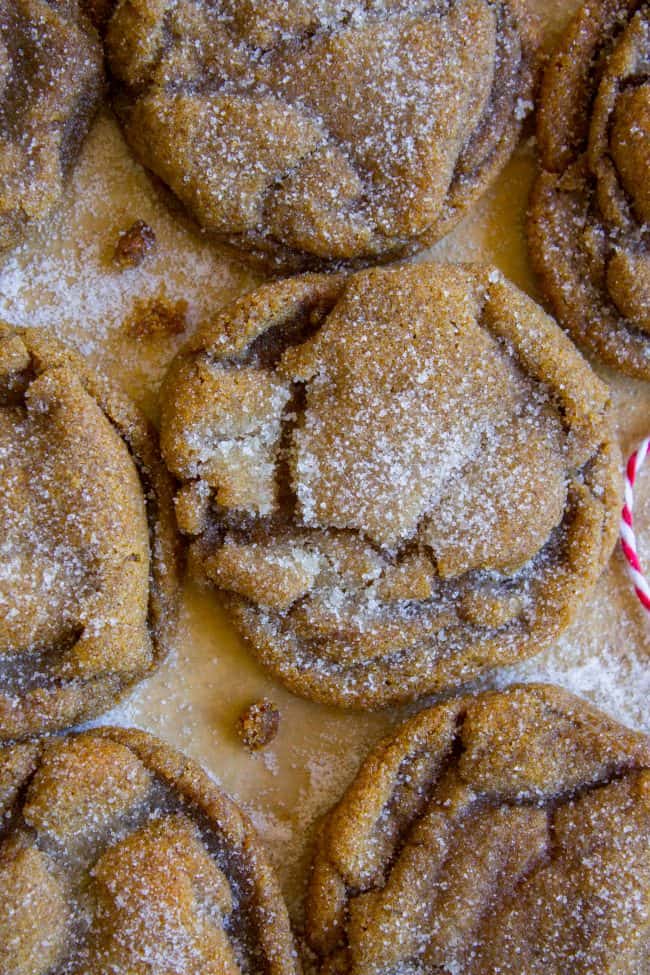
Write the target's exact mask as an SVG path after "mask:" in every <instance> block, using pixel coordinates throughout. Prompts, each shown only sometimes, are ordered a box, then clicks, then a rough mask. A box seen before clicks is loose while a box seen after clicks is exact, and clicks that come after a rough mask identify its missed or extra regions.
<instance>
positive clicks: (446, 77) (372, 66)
mask: <svg viewBox="0 0 650 975" xmlns="http://www.w3.org/2000/svg"><path fill="white" fill-rule="evenodd" d="M105 43H106V50H107V56H108V62H109V65H110V68H111V71H112V74H113V79H114V82H115V88H116V105H117V108H118V112H119V114H120V115H121V117H122V119H123V122H124V129H125V134H126V137H127V139H128V141H129V143H130V145H131V146H132V148H133V149H134V151H135V153H136V155H137V156H138V158H139V159H140V161H141V162H143V163H144V164H145V165H146V166H147V167H148V168H150V169H151V170H153V172H154V173H155V174H156V175H157V176H158V177H159V178H160V179H161V180H162V181H163V182H164V183H165V184H167V185H168V186H169V187H170V188H171V189H172V191H173V192H174V193H175V194H176V195H177V196H178V197H179V198H180V200H181V201H182V202H183V204H184V205H185V207H186V208H187V209H188V211H189V212H190V214H191V215H192V216H193V217H194V218H195V219H196V220H197V222H198V223H199V224H200V225H201V226H202V227H203V228H204V229H205V230H207V231H208V232H209V233H210V234H212V235H213V236H214V237H216V238H217V239H218V240H221V241H223V242H224V243H227V244H230V245H233V246H235V247H236V248H238V249H239V250H240V252H243V253H245V254H246V255H247V256H249V257H252V258H253V259H255V260H257V261H261V262H262V263H264V264H266V265H267V266H269V267H270V268H272V269H275V270H278V269H283V270H305V269H307V268H311V267H317V266H321V265H323V264H325V263H331V262H339V263H340V262H348V263H349V262H351V263H354V264H359V263H369V262H377V261H381V260H390V259H392V258H394V257H396V256H399V255H405V254H407V253H411V252H414V251H417V250H420V249H422V248H424V247H426V246H428V245H429V244H431V243H433V242H434V241H435V240H437V239H438V238H440V237H441V236H443V235H444V234H446V233H447V232H448V231H449V230H450V229H451V228H452V227H453V226H454V225H455V224H456V223H457V222H458V221H459V220H460V219H461V217H462V216H463V214H464V213H465V212H466V210H467V209H468V208H469V207H470V206H471V205H472V203H473V202H474V201H475V200H476V199H477V198H478V197H479V196H480V195H481V194H482V193H483V192H484V190H485V188H486V186H487V185H488V184H489V182H490V181H491V180H492V179H493V178H494V176H495V175H496V174H497V173H498V172H499V171H500V169H501V168H502V166H503V165H504V164H505V162H506V160H507V158H508V157H509V155H510V153H511V152H512V149H513V148H514V145H515V144H516V141H517V139H518V137H519V133H520V130H521V124H522V120H523V118H524V117H525V116H526V114H527V112H528V110H529V108H530V106H531V97H532V87H533V74H534V69H533V60H534V47H535V44H534V39H533V37H532V31H531V27H530V18H529V16H528V14H527V12H526V10H525V9H524V6H523V4H521V3H520V2H519V0H499V2H493V0H451V2H448V3H444V4H439V3H432V2H429V0H417V2H416V3H406V2H404V0H390V2H388V3H383V4H375V3H370V2H366V0H351V2H350V0H343V2H341V0H333V2H331V3H330V2H329V0H328V2H326V3H324V4H322V3H314V2H313V0H289V2H286V0H282V2H281V3H275V2H274V3H271V4H269V3H267V2H261V0H232V2H231V0H223V2H222V3H219V4H212V3H207V2H205V0H121V2H119V3H118V4H117V6H116V9H115V11H114V13H113V15H112V17H111V18H110V20H109V21H108V24H107V26H106V29H105Z"/></svg>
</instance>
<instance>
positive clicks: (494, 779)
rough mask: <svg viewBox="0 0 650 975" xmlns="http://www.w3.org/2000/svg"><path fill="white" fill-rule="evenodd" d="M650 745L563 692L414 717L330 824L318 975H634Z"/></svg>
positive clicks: (647, 879)
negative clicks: (509, 973)
mask: <svg viewBox="0 0 650 975" xmlns="http://www.w3.org/2000/svg"><path fill="white" fill-rule="evenodd" d="M649 911H650V741H649V740H648V739H647V738H646V737H644V736H643V735H640V734H637V733H635V732H632V731H629V730H628V729H627V728H624V727H622V726H621V725H619V724H617V723H616V722H614V721H613V720H611V719H610V718H608V717H607V716H606V715H605V714H603V713H602V712H600V711H597V710H596V709H595V708H592V707H589V706H588V705H587V704H586V703H585V702H584V701H581V700H580V699H579V698H576V697H574V696H573V695H571V694H569V693H568V692H566V691H563V690H560V688H557V687H552V686H545V685H530V686H528V687H526V686H515V687H512V688H510V689H509V690H507V691H504V692H502V693H496V692H493V693H488V694H481V695H479V696H478V697H465V698H460V699H455V700H452V701H450V702H448V703H446V704H442V705H439V706H438V707H435V708H431V709H430V710H426V711H422V712H421V713H420V714H418V715H416V716H415V717H414V718H412V719H411V720H410V721H407V722H406V723H405V724H403V725H402V726H401V727H400V728H399V729H398V730H397V733H396V734H394V736H393V737H391V738H387V739H385V740H384V741H383V742H382V743H380V745H379V746H378V747H377V748H376V749H375V750H374V751H373V753H372V754H371V755H370V757H369V758H368V759H367V760H366V762H365V763H364V765H363V766H362V767H361V770H360V772H359V773H358V775H357V778H356V779H355V781H354V782H353V783H352V785H351V786H350V788H349V789H348V791H347V793H346V794H345V796H344V797H343V799H342V800H341V802H340V803H339V804H338V806H336V807H335V808H334V809H333V810H332V811H331V812H330V813H329V815H328V816H327V817H326V819H325V821H324V823H323V825H322V828H321V831H320V837H319V843H318V847H317V851H316V854H315V859H314V865H313V873H312V878H311V883H310V889H309V894H308V899H307V932H308V935H309V938H310V941H311V943H312V945H313V947H314V949H315V950H316V952H317V954H318V955H319V956H320V959H321V962H322V964H321V967H320V972H321V973H322V975H335V973H336V975H398V973H399V975H407V973H408V975H419V973H425V972H431V973H433V972H440V973H441V975H443V973H447V975H451V973H454V975H496V973H500V972H503V973H506V972H513V973H521V975H567V973H568V972H572V973H575V975H594V973H596V972H598V973H602V975H605V973H611V975H613V973H614V972H616V975H641V973H642V972H647V971H648V965H649V964H650V940H649V937H648V914H649Z"/></svg>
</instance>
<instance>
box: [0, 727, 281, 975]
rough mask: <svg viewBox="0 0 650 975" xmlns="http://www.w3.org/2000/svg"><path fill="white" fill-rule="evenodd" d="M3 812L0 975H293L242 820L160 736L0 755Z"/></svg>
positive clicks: (88, 740)
mask: <svg viewBox="0 0 650 975" xmlns="http://www.w3.org/2000/svg"><path fill="white" fill-rule="evenodd" d="M0 814H2V815H5V814H6V815H8V816H9V817H10V821H9V825H8V828H7V829H6V831H5V833H4V835H3V844H2V849H1V850H0V971H2V972H3V973H4V975H46V973H51V972H56V973H57V975H111V973H113V975H122V973H126V972H129V973H133V975H135V973H136V972H137V973H142V975H144V973H147V972H150V973H158V975H163V973H164V975H254V973H258V972H260V973H261V972H264V973H265V975H297V973H298V970H299V969H298V964H297V961H296V953H295V948H294V945H293V941H292V937H291V932H290V929H289V921H288V917H287V910H286V907H285V904H284V901H283V900H282V895H281V893H280V889H279V887H278V884H277V881H276V879H275V876H274V874H273V872H272V870H271V869H270V867H269V865H268V862H267V859H266V854H265V853H264V851H263V848H262V845H261V843H260V841H259V840H258V838H257V837H256V835H255V832H254V830H253V827H252V825H251V823H250V822H249V820H248V819H247V818H246V817H245V816H244V815H243V814H242V813H241V811H240V810H239V809H238V808H237V806H236V805H235V804H234V803H233V802H232V801H231V800H229V799H228V798H227V797H226V796H225V795H224V794H223V793H222V792H221V791H220V790H219V789H217V788H216V786H215V785H214V784H213V783H212V782H211V781H210V779H209V778H208V777H207V776H206V775H205V773H203V772H202V771H201V769H200V768H199V767H198V766H197V765H195V764H194V763H193V762H190V761H189V760H188V759H187V758H186V757H185V756H184V755H182V754H181V753H180V752H176V751H174V750H173V749H170V748H169V746H167V745H164V744H163V742H161V741H159V740H158V739H156V738H153V737H152V736H150V735H146V734H143V733H142V732H138V731H125V730H123V729H118V728H112V729H102V730H98V731H93V732H86V733H84V734H82V735H80V736H77V737H69V738H63V739H58V740H55V741H52V742H51V743H49V744H44V745H39V744H34V743H27V744H24V745H13V746H7V747H5V748H0Z"/></svg>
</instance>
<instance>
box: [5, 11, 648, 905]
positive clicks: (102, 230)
mask: <svg viewBox="0 0 650 975" xmlns="http://www.w3.org/2000/svg"><path fill="white" fill-rule="evenodd" d="M528 7H529V12H530V16H531V17H536V18H537V19H538V20H539V21H540V22H541V23H542V24H543V26H544V31H545V37H546V43H548V42H549V41H551V40H553V39H554V38H555V37H556V36H559V35H560V34H561V32H562V29H563V25H564V24H565V22H566V19H567V17H568V16H569V15H570V14H571V12H572V10H574V9H575V8H576V7H577V4H576V3H574V2H567V0H543V2H542V0H531V2H530V3H529V5H528ZM533 176H534V165H533V153H532V151H531V147H530V145H528V144H526V145H525V146H524V147H522V148H521V149H519V150H517V151H516V153H515V155H514V157H513V159H512V161H511V162H510V163H509V164H508V165H507V166H506V168H505V169H504V171H503V172H502V175H501V176H500V177H499V178H498V179H497V181H496V182H495V183H494V184H493V187H492V188H491V189H490V190H488V191H486V193H485V194H484V196H483V197H482V199H481V200H480V201H479V202H478V203H477V204H476V206H475V207H474V208H473V210H472V213H471V215H470V216H469V217H468V218H466V219H465V220H464V221H463V222H462V224H461V225H460V226H459V227H458V228H457V229H456V230H455V231H454V232H453V233H452V234H451V235H450V236H449V237H448V238H446V240H445V241H444V242H443V243H442V244H440V245H438V246H437V247H436V249H435V250H434V251H433V252H431V253H429V254H428V259H431V257H432V256H433V257H437V258H441V259H444V260H453V261H467V260H472V261H481V262H487V263H490V264H496V265H497V266H498V267H499V268H500V269H501V271H502V272H503V273H504V274H505V275H506V276H507V277H508V278H509V279H511V280H512V281H514V282H515V283H516V284H517V285H518V286H519V287H522V288H524V290H526V291H527V292H528V293H529V294H531V295H533V296H534V297H535V296H536V291H535V282H534V279H533V277H532V275H531V272H530V267H529V264H528V260H527V255H526V246H525V240H524V233H523V225H524V215H525V210H526V205H527V196H528V188H529V186H530V183H531V181H532V179H533ZM140 219H141V220H144V221H145V222H146V223H147V224H148V225H149V226H151V227H152V229H153V231H154V233H155V235H156V244H157V246H156V251H155V253H152V254H149V255H148V256H147V258H146V260H145V261H144V262H143V263H142V265H141V266H140V267H138V268H134V269H126V270H124V271H120V270H117V269H116V268H115V265H114V263H113V253H114V249H115V242H116V240H117V238H118V236H119V234H120V232H121V231H125V230H127V229H128V228H129V227H130V226H131V225H132V224H133V223H134V222H135V221H136V220H140ZM253 283H255V281H254V279H253V278H252V276H251V275H250V274H249V273H247V272H243V271H242V270H241V268H239V267H238V266H237V265H235V264H233V263H232V262H230V261H228V260H227V259H226V258H225V257H224V255H223V253H222V252H220V251H219V249H218V248H217V247H215V246H214V244H211V243H210V242H209V241H208V240H207V239H205V238H200V237H199V236H198V235H196V234H195V233H193V231H192V230H191V228H189V227H188V226H186V225H185V224H184V222H182V221H180V220H179V219H178V215H177V214H175V213H173V212H172V210H171V209H170V208H169V207H168V206H167V205H166V203H165V202H164V201H162V200H161V199H159V197H158V195H157V193H156V191H155V189H154V187H153V186H152V185H151V183H150V182H149V180H148V179H147V176H146V174H145V173H144V171H143V170H142V169H141V168H140V167H139V166H138V165H137V163H135V162H134V160H133V158H132V155H131V153H130V151H129V149H128V147H127V146H126V144H125V143H124V141H123V139H122V137H121V135H120V131H119V128H118V125H117V123H116V122H115V120H114V119H113V118H111V117H110V116H109V115H108V114H104V115H100V117H99V119H98V121H97V123H96V124H95V126H94V127H93V129H92V130H91V132H90V134H89V137H88V139H87V140H86V142H85V145H84V149H83V151H82V153H81V157H80V160H79V163H78V165H77V167H76V168H75V170H74V172H73V173H72V175H71V178H70V182H69V184H68V187H67V189H66V191H65V192H64V197H63V200H62V204H61V206H60V208H59V210H58V211H57V213H56V214H55V216H54V217H53V218H52V219H51V220H50V221H49V222H48V224H47V225H46V226H45V227H44V228H39V232H38V236H36V235H34V236H30V239H29V241H28V242H26V243H25V244H24V245H22V246H20V247H18V248H17V249H16V250H15V251H13V252H12V253H11V254H10V255H9V257H8V258H7V259H6V260H5V262H4V264H3V265H2V268H1V269H0V317H2V318H4V319H5V320H7V321H10V322H12V323H15V324H22V325H25V326H29V325H32V324H37V325H39V326H40V327H41V328H44V329H48V330H50V331H52V332H53V333H55V334H57V335H58V336H59V337H62V338H64V339H65V340H66V341H67V342H69V343H70V344H71V345H72V346H74V347H75V348H77V349H79V350H81V351H83V352H84V353H85V354H86V355H88V356H89V357H90V358H91V359H92V360H93V362H94V363H96V364H98V365H101V367H102V368H103V369H104V370H105V371H106V372H107V373H108V374H109V375H110V376H111V378H113V379H116V380H118V381H119V382H121V383H122V384H123V385H124V386H125V387H126V389H127V392H128V393H129V395H130V396H131V397H132V398H133V399H134V400H135V401H136V402H137V403H138V404H139V405H141V406H143V407H144V408H145V409H146V410H147V412H149V413H150V414H151V415H155V412H156V399H155V396H156V393H157V388H158V384H159V382H160V378H161V376H162V373H163V372H164V370H165V368H166V366H167V364H168V362H169V361H170V359H171V358H172V357H173V355H174V354H175V352H176V351H177V350H178V347H179V346H180V345H181V344H182V343H183V342H184V341H186V340H187V334H186V335H181V336H180V337H173V336H169V335H165V334H159V335H152V336H148V337H145V338H136V337H135V336H134V335H133V334H132V333H131V332H130V331H129V330H128V328H125V327H124V326H123V323H125V322H129V321H131V320H132V314H133V311H134V304H135V302H139V301H147V300H149V299H152V300H155V299H158V298H161V299H165V300H168V301H170V302H177V301H187V302H188V314H187V319H188V332H191V331H192V330H193V329H194V328H195V327H196V325H197V323H199V322H203V321H206V320H208V319H209V318H210V317H212V316H213V315H214V314H215V313H216V312H217V311H218V309H219V308H221V307H222V306H223V305H225V304H226V302H228V301H229V300H231V299H232V298H233V297H236V296H237V295H238V294H240V293H241V292H242V291H244V290H246V289H248V288H250V287H251V285H252V284H253ZM598 369H599V371H600V373H601V375H603V376H604V378H605V379H606V381H607V382H608V384H609V385H610V388H611V389H612V391H613V394H614V403H615V408H616V418H617V424H618V434H619V439H620V442H621V444H622V446H623V449H624V451H625V452H626V453H627V452H628V451H629V450H631V449H632V447H633V446H634V445H635V444H636V443H637V442H638V441H639V440H640V439H641V438H642V437H643V436H646V435H647V433H648V432H649V431H648V417H649V416H650V386H648V385H647V384H643V383H638V382H633V381H632V380H630V379H627V378H625V377H623V376H621V375H620V374H618V375H616V374H614V373H612V372H607V373H605V371H604V370H603V369H602V368H601V367H598ZM637 494H638V499H637V507H636V509H635V510H636V512H637V526H638V531H639V536H640V538H639V540H640V544H641V551H642V555H643V557H644V558H645V559H646V564H650V472H648V473H646V472H645V471H644V473H643V474H642V475H641V477H640V480H639V482H638V490H637ZM648 627H649V624H648V620H647V618H646V616H644V614H643V611H642V610H641V607H640V606H639V605H638V604H637V601H636V600H635V598H634V596H633V595H631V594H630V589H629V583H628V581H627V578H626V575H625V572H624V567H623V561H622V559H619V557H618V555H617V554H615V556H614V558H613V559H612V560H610V563H609V565H608V567H607V569H606V570H605V573H604V575H603V576H602V577H601V580H600V582H599V583H598V584H597V586H596V588H595V589H594V590H593V593H592V595H590V596H589V597H587V599H586V601H585V603H584V604H583V606H582V607H581V609H580V610H579V612H578V615H577V617H576V620H575V622H574V623H573V624H572V626H571V627H570V628H569V630H568V631H567V632H566V634H565V636H564V637H562V638H561V639H560V640H559V641H557V642H555V643H554V644H553V645H552V646H551V647H550V648H549V649H548V650H546V651H544V652H542V653H541V654H539V655H538V656H537V657H534V658H532V659H531V660H529V661H528V662H527V663H526V664H522V665H520V666H517V667H514V668H511V669H510V670H509V671H508V673H507V675H506V676H507V678H508V680H516V679H526V680H528V679H537V680H552V681H554V682H556V683H560V684H562V685H564V686H566V687H568V688H570V689H571V690H573V691H575V692H576V693H579V694H582V695H584V696H587V697H589V698H590V699H591V700H592V701H594V702H595V703H596V704H598V705H599V706H600V707H602V708H605V709H606V710H607V711H608V712H610V713H612V714H614V715H615V716H616V717H617V718H619V719H620V720H622V721H624V722H625V723H627V724H630V725H632V726H635V727H638V728H643V729H645V730H647V731H650V687H649V681H648V648H649V646H650V629H649V628H648ZM264 697H267V698H269V699H270V700H272V701H273V702H274V704H276V705H277V707H278V708H279V710H280V712H281V715H282V722H281V726H280V730H279V733H278V735H277V737H276V739H275V740H274V741H273V742H272V743H271V745H269V746H268V748H267V749H266V750H265V751H264V752H262V753H259V754H257V755H249V753H248V752H247V751H246V750H245V749H244V747H243V746H242V744H241V741H240V740H239V739H238V737H237V736H236V732H235V726H236V721H237V718H238V716H239V714H240V713H241V711H242V710H243V709H244V708H245V707H247V706H248V705H249V704H250V702H251V701H252V700H256V699H261V698H264ZM398 717H400V715H397V714H396V713H395V712H390V713H386V712H380V713H374V714H371V713H366V714H363V713H355V712H350V711H340V710H337V709H335V708H328V707H324V706H320V705H316V704H312V703H310V702H308V701H305V700H304V699H301V698H298V697H296V696H294V695H292V694H290V693H288V692H287V691H286V690H285V689H284V688H283V687H282V685H280V684H279V683H278V682H277V681H275V680H273V678H271V677H270V676H269V675H268V673H267V672H265V671H263V670H262V668H261V667H259V666H258V665H257V664H256V663H255V661H254V658H253V657H252V655H251V653H250V652H248V651H247V650H246V649H245V647H244V646H243V644H242V641H241V640H240V638H239V637H238V635H237V633H236V632H235V630H234V628H233V627H232V626H231V625H230V624H229V622H228V620H227V618H226V615H225V613H224V611H223V610H222V609H221V608H220V606H219V605H218V603H217V601H216V600H215V598H214V595H213V594H212V593H210V592H207V591H204V590H201V589H199V588H197V587H196V586H194V585H192V584H188V586H187V587H186V589H185V591H184V594H183V600H182V607H181V627H180V630H179V633H178V636H177V638H176V640H175V641H174V650H173V653H172V654H170V656H169V657H168V658H167V660H166V661H164V662H163V663H162V664H161V666H160V667H159V668H158V670H157V672H156V673H155V674H154V675H153V676H152V677H151V678H150V679H148V680H146V681H143V682H141V683H140V684H139V685H138V686H137V687H136V688H135V690H134V691H133V692H132V693H131V695H130V697H129V698H128V699H127V700H126V701H125V703H124V704H123V705H121V706H120V708H119V709H117V710H114V711H113V712H112V713H111V714H109V715H106V716H105V717H104V718H103V719H102V720H104V721H108V722H110V723H113V724H114V723H119V724H126V725H137V726H139V727H142V728H144V729H146V730H149V731H152V732H154V733H156V734H158V735H160V736H161V737H163V738H165V739H167V740H168V741H171V742H172V743H173V744H175V745H176V746H178V747H180V748H182V749H183V751H185V752H186V753H187V754H189V755H191V756H192V757H193V758H195V759H197V760H198V761H200V762H201V763H202V764H203V765H204V766H205V767H206V768H207V769H208V770H209V771H210V773H211V775H212V776H214V777H217V778H218V780H219V782H220V784H221V785H222V786H223V788H224V789H225V790H227V791H228V792H230V793H231V794H233V795H234V796H236V797H237V799H238V801H239V802H240V803H241V804H242V805H244V806H245V807H246V809H247V810H248V811H249V813H250V814H251V816H252V818H253V819H254V822H255V825H256V827H257V829H258V830H259V831H261V833H262V835H263V837H264V840H265V843H266V847H267V849H268V851H269V853H270V855H271V858H272V860H273V862H274V864H275V866H276V869H277V871H278V873H279V875H280V878H281V881H282V885H283V888H284V891H285V894H286V896H287V898H288V899H289V900H290V902H291V906H292V913H293V914H294V916H295V917H296V918H298V917H299V908H300V903H301V898H302V891H303V886H304V882H305V878H306V876H307V868H308V862H309V855H310V854H309V850H310V843H311V837H312V831H313V824H314V823H315V821H316V820H317V818H318V817H319V816H320V815H322V814H323V813H324V812H325V811H326V810H327V809H328V808H329V807H330V806H331V805H332V804H333V803H335V802H336V801H338V799H340V797H341V795H342V793H343V791H344V790H345V788H346V787H347V785H348V784H349V782H350V781H351V779H352V778H353V777H354V774H355V771H356V769H357V767H358V765H359V763H360V762H361V761H362V759H363V758H364V757H365V756H366V755H367V753H368V751H369V749H370V748H371V747H372V746H373V744H374V743H375V742H376V741H377V739H378V738H379V737H380V736H381V735H382V734H385V733H386V731H387V730H388V729H389V728H390V727H391V726H392V725H393V724H394V723H395V721H396V720H397V718H398Z"/></svg>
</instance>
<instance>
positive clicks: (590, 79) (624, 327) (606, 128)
mask: <svg viewBox="0 0 650 975" xmlns="http://www.w3.org/2000/svg"><path fill="white" fill-rule="evenodd" d="M649 57H650V11H649V10H648V5H647V3H644V2H641V0H616V2H613V3H612V2H610V0H594V2H591V0H590V2H589V3H587V4H585V5H584V7H583V8H582V10H581V12H580V14H579V15H578V16H577V17H576V19H575V21H574V22H573V23H572V24H571V27H570V29H569V30H567V32H566V34H565V36H564V38H563V39H562V43H561V45H560V47H559V49H558V51H557V53H556V54H555V55H554V57H553V59H552V60H551V62H550V64H549V65H548V67H547V69H546V73H545V77H544V83H543V86H542V94H541V104H540V111H539V116H538V119H539V121H538V137H539V151H540V159H541V165H542V167H543V170H542V173H541V175H540V177H539V179H538V181H537V184H536V187H535V191H534V195H533V200H532V210H531V219H530V246H531V256H532V258H533V261H534V264H535V266H536V267H537V269H538V270H539V273H540V278H541V281H542V285H543V288H544V291H545V293H546V294H547V295H548V298H549V301H550V302H551V304H552V306H553V307H554V309H555V312H556V314H557V316H558V318H559V319H560V321H561V323H562V324H563V325H564V326H565V328H567V330H568V331H569V332H570V333H571V335H573V337H574V338H575V340H576V342H578V343H580V345H582V346H584V347H585V348H586V349H589V350H590V351H592V352H594V353H595V354H596V355H598V356H599V357H600V358H602V359H603V360H604V361H605V362H607V363H609V365H611V366H613V367H614V368H616V369H622V370H623V372H626V373H628V374H629V375H631V376H637V377H638V378H641V379H646V380H648V379H650V312H649V311H648V309H649V308H650V250H649V248H648V240H647V228H648V223H649V222H650V189H649V187H650V80H649V69H648V64H649V60H648V59H649Z"/></svg>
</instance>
